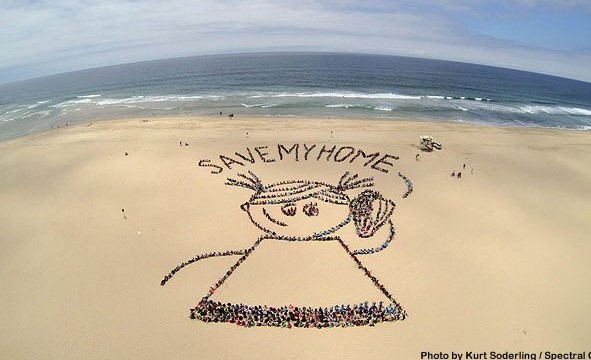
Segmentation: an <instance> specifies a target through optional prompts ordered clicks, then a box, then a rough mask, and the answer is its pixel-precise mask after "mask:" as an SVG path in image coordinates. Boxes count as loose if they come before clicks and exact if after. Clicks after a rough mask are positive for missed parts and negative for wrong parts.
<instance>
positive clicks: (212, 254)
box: [160, 250, 244, 286]
mask: <svg viewBox="0 0 591 360" xmlns="http://www.w3.org/2000/svg"><path fill="white" fill-rule="evenodd" d="M243 254H244V250H230V251H214V252H210V253H205V254H201V255H197V256H195V257H193V258H191V259H189V260H187V261H183V262H182V263H180V264H179V265H177V266H176V267H175V268H174V269H172V270H171V271H170V272H169V273H168V274H166V276H164V278H163V279H162V281H160V285H162V286H164V285H165V284H166V282H167V281H168V280H170V278H171V277H173V276H174V274H176V273H177V272H179V271H180V270H181V269H182V268H184V267H185V266H187V265H189V264H192V263H194V262H195V261H199V260H202V259H207V258H210V257H216V256H228V255H243Z"/></svg>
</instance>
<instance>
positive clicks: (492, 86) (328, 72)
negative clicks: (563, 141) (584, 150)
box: [0, 53, 591, 139]
mask: <svg viewBox="0 0 591 360" xmlns="http://www.w3.org/2000/svg"><path fill="white" fill-rule="evenodd" d="M220 111H222V112H223V113H224V115H226V114H230V113H232V114H234V116H236V117H239V116H241V115H256V116H269V117H288V116H289V117H343V118H380V119H408V118H413V119H426V120H432V121H459V122H468V123H479V124H495V125H512V126H529V127H549V128H567V129H579V130H590V129H591V83H587V82H582V81H576V80H570V79H564V78H559V77H553V76H547V75H541V74H536V73H531V72H524V71H517V70H510V69H504V68H497V67H490V66H482V65H474V64H466V63H458V62H450V61H440V60H428V59H419V58H409V57H398V56H382V55H363V54H335V53H262V54H239V55H217V56H200V57H189V58H177V59H167V60H158V61H148V62H140V63H133V64H125V65H116V66H109V67H102V68H96V69H90V70H82V71H76V72H71V73H65V74H59V75H52V76H47V77H43V78H37V79H32V80H26V81H21V82H16V83H10V84H3V85H0V139H10V138H15V137H19V136H23V135H27V134H32V133H35V132H38V131H43V130H47V129H50V128H52V127H57V126H58V125H62V126H63V125H65V124H66V123H68V124H75V123H81V122H85V123H86V122H91V121H99V120H108V119H117V118H124V117H145V118H149V117H156V116H175V115H188V116H190V115H219V112H220Z"/></svg>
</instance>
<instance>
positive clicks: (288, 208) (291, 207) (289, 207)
mask: <svg viewBox="0 0 591 360" xmlns="http://www.w3.org/2000/svg"><path fill="white" fill-rule="evenodd" d="M296 210H297V208H296V206H295V204H294V203H287V204H285V205H283V206H281V212H283V213H284V214H285V215H287V216H294V215H295V214H296Z"/></svg>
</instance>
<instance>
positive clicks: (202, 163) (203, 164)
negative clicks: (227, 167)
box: [198, 160, 224, 175]
mask: <svg viewBox="0 0 591 360" xmlns="http://www.w3.org/2000/svg"><path fill="white" fill-rule="evenodd" d="M210 163H211V160H199V163H198V165H199V166H201V167H212V168H215V170H211V172H210V174H216V175H217V174H219V173H221V172H222V171H224V168H222V167H221V166H219V165H216V164H210Z"/></svg>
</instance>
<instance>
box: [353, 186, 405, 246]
mask: <svg viewBox="0 0 591 360" xmlns="http://www.w3.org/2000/svg"><path fill="white" fill-rule="evenodd" d="M395 207H396V204H395V203H394V202H393V201H392V200H388V199H385V198H384V197H383V196H382V195H381V194H380V193H379V192H377V191H373V190H365V191H364V192H362V193H361V194H359V195H357V196H356V197H355V198H354V199H353V201H351V204H350V205H349V209H350V212H351V216H352V218H353V223H354V224H355V230H356V232H357V235H358V236H359V237H362V238H368V237H371V236H373V235H374V234H375V233H376V231H378V230H379V229H380V228H381V227H382V225H384V224H385V223H386V221H387V220H388V219H389V218H390V216H392V212H393V211H394V208H395Z"/></svg>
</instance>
